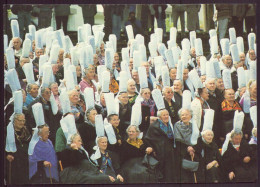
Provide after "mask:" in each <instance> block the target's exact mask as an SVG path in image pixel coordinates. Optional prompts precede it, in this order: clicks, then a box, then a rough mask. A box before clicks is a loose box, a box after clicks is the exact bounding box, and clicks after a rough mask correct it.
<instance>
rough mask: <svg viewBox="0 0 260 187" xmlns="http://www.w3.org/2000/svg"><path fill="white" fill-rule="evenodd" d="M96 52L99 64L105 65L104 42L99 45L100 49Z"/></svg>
mask: <svg viewBox="0 0 260 187" xmlns="http://www.w3.org/2000/svg"><path fill="white" fill-rule="evenodd" d="M97 52H98V61H99V64H100V65H105V44H104V42H102V43H101V45H100V49H98V50H97Z"/></svg>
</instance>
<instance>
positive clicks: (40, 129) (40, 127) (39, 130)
mask: <svg viewBox="0 0 260 187" xmlns="http://www.w3.org/2000/svg"><path fill="white" fill-rule="evenodd" d="M44 127H48V128H49V126H48V125H47V124H43V125H40V126H38V127H37V128H38V134H40V133H41V132H42V129H43V128H44Z"/></svg>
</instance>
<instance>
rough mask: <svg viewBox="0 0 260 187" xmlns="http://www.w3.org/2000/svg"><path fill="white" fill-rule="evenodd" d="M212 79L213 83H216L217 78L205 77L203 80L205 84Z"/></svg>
mask: <svg viewBox="0 0 260 187" xmlns="http://www.w3.org/2000/svg"><path fill="white" fill-rule="evenodd" d="M213 80H214V83H215V84H217V80H216V79H215V78H207V79H206V80H205V84H208V82H210V81H213Z"/></svg>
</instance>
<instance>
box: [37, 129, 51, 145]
mask: <svg viewBox="0 0 260 187" xmlns="http://www.w3.org/2000/svg"><path fill="white" fill-rule="evenodd" d="M39 135H40V137H41V139H42V141H44V142H45V141H47V140H48V138H49V135H50V131H49V127H43V128H42V130H41V132H40V134H39Z"/></svg>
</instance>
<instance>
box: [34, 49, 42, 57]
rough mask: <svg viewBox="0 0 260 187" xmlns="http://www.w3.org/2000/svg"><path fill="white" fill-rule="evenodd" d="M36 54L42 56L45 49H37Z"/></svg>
mask: <svg viewBox="0 0 260 187" xmlns="http://www.w3.org/2000/svg"><path fill="white" fill-rule="evenodd" d="M35 55H36V57H38V58H40V56H41V55H43V50H42V49H36V51H35Z"/></svg>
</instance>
